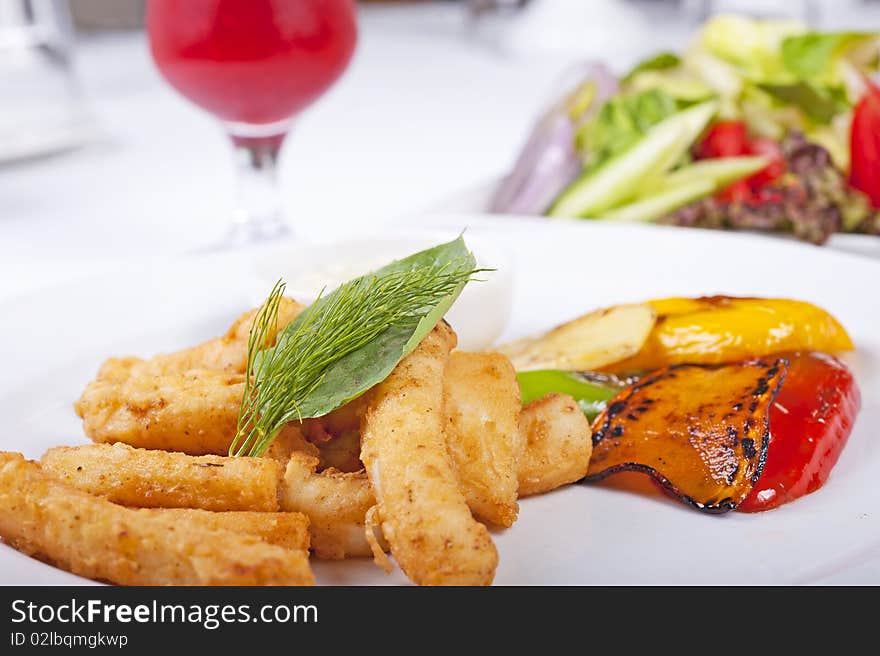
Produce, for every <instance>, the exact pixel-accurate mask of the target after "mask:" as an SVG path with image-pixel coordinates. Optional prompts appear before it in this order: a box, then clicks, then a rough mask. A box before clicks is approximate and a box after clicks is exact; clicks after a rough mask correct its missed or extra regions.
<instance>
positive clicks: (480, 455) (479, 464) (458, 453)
mask: <svg viewBox="0 0 880 656" xmlns="http://www.w3.org/2000/svg"><path fill="white" fill-rule="evenodd" d="M443 394H444V402H445V417H446V423H445V431H446V439H447V443H448V445H449V450H450V453H451V454H452V459H453V461H454V462H455V466H456V468H457V470H458V476H459V480H460V481H461V485H462V488H463V491H464V495H465V498H466V499H467V502H468V506H470V508H471V510H472V511H473V512H474V514H475V515H477V517H479V518H480V519H484V520H486V521H489V522H492V523H493V524H499V525H501V526H511V525H512V524H513V522H514V521H516V516H517V513H518V512H519V505H518V504H517V502H516V498H517V488H518V487H519V480H518V477H517V474H518V471H519V459H520V457H521V456H522V452H523V449H524V448H525V436H524V435H522V434H521V433H520V431H519V413H520V408H521V404H520V391H519V384H518V383H517V380H516V371H514V369H513V365H511V364H510V360H508V359H507V357H505V356H503V355H501V354H500V353H465V352H461V351H456V352H454V353H452V354H451V355H450V356H449V361H448V362H447V363H446V371H445V373H444V380H443Z"/></svg>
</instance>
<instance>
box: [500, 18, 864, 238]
mask: <svg viewBox="0 0 880 656" xmlns="http://www.w3.org/2000/svg"><path fill="white" fill-rule="evenodd" d="M878 55H880V37H878V34H876V33H870V32H817V31H813V30H811V29H810V28H809V27H807V26H806V25H804V24H802V23H799V22H793V21H758V20H753V19H749V18H745V17H741V16H718V17H715V18H713V19H712V20H710V21H709V22H707V23H706V24H705V25H704V26H703V28H702V29H701V31H700V32H699V33H698V35H697V37H696V39H695V40H694V43H693V44H691V46H690V47H689V48H688V49H687V50H686V51H685V52H683V53H681V54H676V53H671V52H664V53H660V54H657V55H655V56H653V57H651V58H649V59H647V60H645V61H642V62H641V63H639V64H638V65H637V66H635V67H634V68H633V69H632V70H631V71H629V72H627V73H626V74H625V75H623V76H622V77H619V78H617V77H615V76H614V75H613V74H612V73H611V72H610V71H609V70H608V69H607V68H606V67H605V66H603V65H601V64H588V65H585V66H583V67H582V68H581V69H579V70H578V71H577V73H578V74H577V81H576V83H575V84H574V85H572V86H571V87H570V88H567V89H566V91H565V93H564V94H563V95H562V97H561V98H559V99H557V100H556V101H555V102H554V103H553V104H552V105H551V107H550V108H549V109H548V110H547V111H546V112H545V113H544V115H543V116H541V117H540V120H539V121H538V123H537V124H536V126H535V127H534V129H533V131H532V134H531V135H530V137H529V139H528V141H527V143H526V145H525V147H524V148H523V150H522V152H521V153H520V156H519V158H518V161H517V162H516V164H515V166H514V168H513V170H512V171H511V173H510V175H508V176H507V178H506V179H505V180H504V181H503V182H502V184H501V185H500V186H499V188H498V189H497V190H496V192H495V194H494V197H493V199H492V201H491V206H490V210H491V211H493V212H498V213H516V214H545V215H547V216H551V217H574V218H590V219H603V220H609V221H642V222H657V223H665V224H672V225H681V226H693V227H706V228H746V229H753V230H766V231H777V232H788V233H791V234H794V235H795V236H796V237H798V238H801V239H804V240H807V241H810V242H813V243H816V244H821V243H823V242H825V241H826V240H827V239H828V237H829V236H830V235H831V234H833V233H835V232H859V233H867V234H874V235H877V234H880V211H878V210H880V86H878V83H877V82H876V81H875V79H874V78H876V75H877V72H878Z"/></svg>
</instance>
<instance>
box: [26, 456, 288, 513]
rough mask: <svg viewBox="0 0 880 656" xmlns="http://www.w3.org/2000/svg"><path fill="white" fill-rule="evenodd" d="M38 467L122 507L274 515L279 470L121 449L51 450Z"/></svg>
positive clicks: (273, 464) (246, 461)
mask: <svg viewBox="0 0 880 656" xmlns="http://www.w3.org/2000/svg"><path fill="white" fill-rule="evenodd" d="M42 465H43V467H44V468H45V469H46V470H47V471H49V472H51V473H52V474H53V475H54V476H57V477H58V478H59V479H61V480H62V481H64V482H65V483H68V484H70V485H73V486H74V487H77V488H79V489H81V490H85V491H87V492H91V493H92V494H97V495H100V496H103V497H106V498H107V499H109V500H110V501H113V502H115V503H120V504H122V505H125V506H135V507H140V508H201V509H202V510H253V511H258V512H273V511H277V510H278V483H279V480H280V478H281V472H282V467H281V465H280V464H279V463H278V462H277V461H275V460H273V459H271V458H229V457H221V456H188V455H186V454H183V453H170V452H168V451H151V450H147V449H134V448H132V447H130V446H128V445H126V444H112V445H111V444H89V445H86V446H76V447H64V446H61V447H56V448H54V449H49V450H48V451H46V453H44V454H43V458H42Z"/></svg>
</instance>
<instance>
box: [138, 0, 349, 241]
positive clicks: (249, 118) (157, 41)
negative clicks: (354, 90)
mask: <svg viewBox="0 0 880 656" xmlns="http://www.w3.org/2000/svg"><path fill="white" fill-rule="evenodd" d="M147 30H148V32H149V39H150V49H151V51H152V54H153V58H154V60H155V62H156V65H157V66H158V68H159V71H160V72H161V73H162V75H163V76H164V77H165V78H166V79H167V80H168V82H170V83H171V85H172V86H173V87H174V88H175V89H177V90H178V91H179V92H180V93H182V94H183V95H184V96H186V97H187V98H188V99H189V100H191V101H192V102H194V103H195V104H197V105H198V106H200V107H202V108H203V109H205V110H207V111H208V112H210V113H212V114H213V115H215V116H216V117H218V118H219V119H220V120H221V121H223V123H224V124H225V126H226V128H227V131H228V132H229V134H230V136H231V137H232V138H233V141H234V143H235V144H236V147H237V148H238V149H239V154H240V155H241V157H240V159H241V163H242V165H243V166H244V169H245V174H244V177H245V178H247V177H248V175H247V174H248V172H249V173H250V174H251V175H252V176H253V174H254V173H255V171H256V172H259V171H262V172H263V173H262V174H259V175H258V178H262V179H258V178H254V179H250V180H248V179H246V180H244V182H245V186H246V187H247V188H246V189H243V192H244V193H243V196H242V200H243V202H244V204H246V205H251V206H252V207H250V208H246V211H245V214H250V216H247V217H245V216H244V215H242V216H241V217H240V218H239V223H241V224H247V225H249V226H250V227H251V228H254V229H255V228H257V225H256V223H255V221H260V222H262V223H263V224H264V225H262V227H261V228H260V230H253V232H254V234H255V235H257V236H261V233H271V232H273V231H275V230H277V229H278V228H279V227H280V226H281V225H282V224H281V223H280V222H279V219H278V217H277V216H276V217H275V219H272V218H271V217H268V216H262V217H261V216H256V217H255V216H254V214H262V215H266V213H267V211H270V210H271V208H267V207H254V205H255V204H254V202H253V201H254V200H255V199H258V200H261V201H262V204H263V205H266V204H267V203H266V200H267V196H266V194H265V193H264V192H265V189H264V190H263V191H260V190H259V189H260V188H261V187H266V188H270V187H271V186H272V184H273V181H274V175H275V171H274V165H275V161H276V159H277V154H278V149H279V148H280V146H281V142H282V140H283V138H284V136H285V134H286V132H287V130H288V129H289V127H290V123H291V121H292V119H293V118H294V117H295V116H296V115H297V114H298V113H299V112H301V111H302V110H303V109H304V108H305V107H307V106H308V105H309V104H310V103H312V102H313V101H314V100H316V99H317V98H318V97H319V96H320V95H321V94H322V93H324V91H326V90H327V89H328V88H329V87H330V85H332V84H333V82H334V81H335V80H336V79H337V78H338V77H339V76H340V75H341V74H342V72H343V71H344V70H345V68H346V66H347V65H348V62H349V59H350V58H351V55H352V52H353V51H354V47H355V42H356V40H357V30H356V26H355V10H354V3H353V1H352V0H149V3H148V10H147ZM259 204H260V203H257V205H259ZM277 209H278V208H277V205H276V207H275V210H274V211H275V213H276V215H277ZM270 213H271V212H270ZM270 224H272V225H270ZM266 228H271V229H270V230H267V229H266ZM262 236H266V235H262Z"/></svg>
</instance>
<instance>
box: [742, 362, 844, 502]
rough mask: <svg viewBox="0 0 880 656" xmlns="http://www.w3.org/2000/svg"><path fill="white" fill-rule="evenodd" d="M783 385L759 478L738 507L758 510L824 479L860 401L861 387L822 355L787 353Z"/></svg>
mask: <svg viewBox="0 0 880 656" xmlns="http://www.w3.org/2000/svg"><path fill="white" fill-rule="evenodd" d="M786 359H787V360H788V362H789V365H788V373H787V374H786V376H785V384H784V385H783V386H782V390H781V391H780V392H779V395H778V396H777V397H776V401H775V403H774V404H773V408H772V409H771V411H770V433H771V434H770V448H769V449H768V450H767V464H766V466H765V467H764V473H763V474H762V475H761V479H760V480H759V481H758V483H757V485H755V487H754V489H752V492H751V494H749V496H748V497H746V500H745V501H743V503H742V505H741V506H740V507H739V510H741V511H744V512H758V511H760V510H770V509H771V508H776V507H777V506H781V505H782V504H783V503H787V502H789V501H794V500H795V499H797V498H798V497H802V496H803V495H805V494H809V493H810V492H814V491H816V490H817V489H819V488H820V487H822V485H823V484H824V483H825V481H826V480H828V475H829V474H830V473H831V469H832V468H833V467H834V465H835V464H836V463H837V459H838V458H839V457H840V452H841V451H842V450H843V447H844V446H845V445H846V441H847V439H848V438H849V434H850V432H852V428H853V424H854V423H855V421H856V415H857V414H858V412H859V407H860V405H861V395H860V392H859V386H858V385H857V384H856V381H855V378H853V375H852V372H850V370H849V369H848V368H847V367H846V365H845V364H843V363H842V362H841V361H840V360H838V359H836V358H834V357H832V356H830V355H827V354H825V353H794V354H791V355H786Z"/></svg>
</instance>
